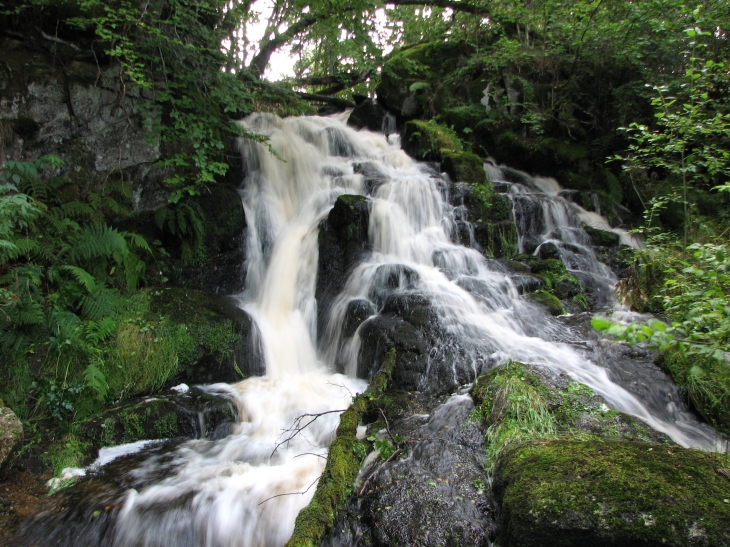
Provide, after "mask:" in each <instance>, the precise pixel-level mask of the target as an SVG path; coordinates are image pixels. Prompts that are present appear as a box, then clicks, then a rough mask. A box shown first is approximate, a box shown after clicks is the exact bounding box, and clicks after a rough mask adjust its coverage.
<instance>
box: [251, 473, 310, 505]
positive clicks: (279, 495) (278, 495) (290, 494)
mask: <svg viewBox="0 0 730 547" xmlns="http://www.w3.org/2000/svg"><path fill="white" fill-rule="evenodd" d="M321 478H322V475H320V476H319V477H317V478H316V479H314V482H313V483H312V484H310V485H309V486H307V489H306V490H305V491H304V492H287V493H286V494H276V495H275V496H271V497H270V498H266V499H265V500H264V501H262V502H261V503H266V502H267V501H269V500H273V499H274V498H280V497H282V496H296V495H297V494H299V495H301V496H303V495H304V494H306V493H307V492H309V489H310V488H312V486H314V485H315V484H317V481H318V480H319V479H321ZM261 503H259V505H261Z"/></svg>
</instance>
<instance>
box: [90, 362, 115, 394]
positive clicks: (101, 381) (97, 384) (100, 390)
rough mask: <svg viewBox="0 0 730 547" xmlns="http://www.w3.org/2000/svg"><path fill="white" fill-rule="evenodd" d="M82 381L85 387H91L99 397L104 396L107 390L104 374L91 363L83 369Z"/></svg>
mask: <svg viewBox="0 0 730 547" xmlns="http://www.w3.org/2000/svg"><path fill="white" fill-rule="evenodd" d="M84 383H85V384H86V387H88V388H90V389H93V390H94V391H95V392H96V393H97V395H99V398H100V399H103V398H104V397H106V394H107V393H108V392H109V384H107V382H106V375H105V374H104V373H103V372H102V371H101V370H100V369H99V367H97V366H96V365H95V364H93V363H92V364H90V365H89V366H88V367H86V369H85V370H84Z"/></svg>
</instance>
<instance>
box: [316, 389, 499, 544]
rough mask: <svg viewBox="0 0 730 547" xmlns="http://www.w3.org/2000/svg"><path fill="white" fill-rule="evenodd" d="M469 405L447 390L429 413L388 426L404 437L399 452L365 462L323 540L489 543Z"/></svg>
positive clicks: (491, 526)
mask: <svg viewBox="0 0 730 547" xmlns="http://www.w3.org/2000/svg"><path fill="white" fill-rule="evenodd" d="M473 409H474V403H473V401H472V399H471V397H469V396H468V395H453V396H451V397H448V398H446V399H445V402H443V403H442V404H440V405H439V406H437V407H436V408H435V409H434V410H433V412H432V414H430V415H424V414H412V415H411V416H410V417H408V418H405V419H403V420H400V421H396V422H395V423H393V424H392V427H391V431H392V432H393V434H394V435H403V436H404V437H405V441H403V443H402V446H403V447H404V448H403V451H404V455H403V456H402V457H398V456H396V457H395V458H394V459H393V460H392V461H390V462H388V463H385V464H383V460H382V459H380V458H378V457H376V458H375V459H374V460H373V459H371V458H372V456H371V457H369V458H368V459H367V460H366V464H365V466H364V469H363V470H362V471H361V473H360V478H359V481H358V483H357V484H356V487H355V489H354V490H355V496H353V498H351V499H350V502H349V510H348V511H346V512H345V515H344V516H343V517H342V518H341V520H340V521H339V522H338V523H337V524H336V526H335V529H334V530H333V532H332V533H331V535H330V536H329V537H328V538H327V539H326V540H325V542H324V543H323V545H326V546H331V547H334V546H335V545H338V546H339V545H342V546H344V545H375V546H391V545H420V546H434V547H435V546H437V545H442V546H456V545H460V546H486V545H489V544H490V543H489V540H490V538H493V537H494V534H495V533H496V525H495V523H494V520H493V516H494V514H495V511H496V507H495V504H494V501H493V500H492V498H491V494H490V493H489V492H488V489H487V487H486V486H485V483H484V481H485V478H484V472H483V466H484V449H483V443H484V437H483V433H482V431H481V429H480V426H479V425H478V423H477V422H476V421H471V420H470V419H469V417H470V415H471V413H472V411H473ZM383 434H386V433H385V432H380V433H379V434H378V435H383ZM368 462H370V463H368ZM358 494H361V496H360V497H359V498H358V497H357V496H358Z"/></svg>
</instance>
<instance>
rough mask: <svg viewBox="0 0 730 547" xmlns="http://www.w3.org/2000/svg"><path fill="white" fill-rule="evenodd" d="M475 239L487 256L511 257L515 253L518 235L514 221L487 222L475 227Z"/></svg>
mask: <svg viewBox="0 0 730 547" xmlns="http://www.w3.org/2000/svg"><path fill="white" fill-rule="evenodd" d="M476 236H477V241H478V242H479V244H480V245H481V246H482V248H483V249H484V251H485V252H486V254H487V256H490V257H494V258H511V257H513V256H514V255H516V254H517V245H518V236H517V227H516V226H515V224H514V222H511V221H505V222H488V223H485V225H484V226H483V227H479V226H478V227H477V230H476Z"/></svg>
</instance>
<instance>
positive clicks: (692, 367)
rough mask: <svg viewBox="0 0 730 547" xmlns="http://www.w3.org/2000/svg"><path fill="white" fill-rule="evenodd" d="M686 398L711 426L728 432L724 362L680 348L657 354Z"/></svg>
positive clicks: (729, 384) (729, 375)
mask: <svg viewBox="0 0 730 547" xmlns="http://www.w3.org/2000/svg"><path fill="white" fill-rule="evenodd" d="M656 362H657V364H658V365H659V366H660V367H662V368H663V369H664V370H666V371H668V372H669V373H670V374H671V375H672V378H673V379H674V381H675V382H676V383H677V385H678V386H679V389H680V392H681V393H682V395H683V396H684V397H685V398H686V400H687V402H688V403H689V405H690V406H691V407H693V408H694V409H695V410H697V412H699V414H700V415H701V416H702V417H703V418H704V419H705V420H707V421H708V422H709V423H710V424H712V425H713V426H714V427H716V428H717V429H719V430H720V431H722V432H723V433H725V434H727V435H730V370H729V369H728V366H727V364H726V363H724V362H720V361H717V360H715V359H712V358H707V357H702V356H698V355H691V356H690V355H687V354H686V353H685V352H683V351H667V352H664V353H662V354H661V355H659V357H658V358H657V361H656Z"/></svg>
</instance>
